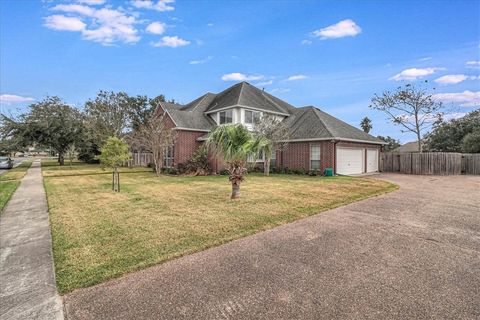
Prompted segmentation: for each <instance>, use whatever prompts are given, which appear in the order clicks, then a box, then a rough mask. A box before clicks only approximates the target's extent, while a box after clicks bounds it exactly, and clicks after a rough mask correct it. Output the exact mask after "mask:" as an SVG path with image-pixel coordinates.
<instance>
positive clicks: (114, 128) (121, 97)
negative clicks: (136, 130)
mask: <svg viewBox="0 0 480 320" xmlns="http://www.w3.org/2000/svg"><path fill="white" fill-rule="evenodd" d="M131 103H132V99H131V98H130V97H129V96H128V95H127V94H126V93H125V92H117V93H116V92H108V91H100V92H99V93H98V94H97V97H96V98H95V99H94V100H88V101H87V102H86V103H85V112H86V115H87V120H88V127H89V130H90V131H91V135H92V136H93V140H94V141H96V143H97V144H98V145H102V144H103V143H104V142H105V141H106V139H108V138H109V137H112V136H114V137H121V136H122V135H123V134H124V133H125V131H126V129H127V128H128V127H129V125H130V116H131V110H130V104H131Z"/></svg>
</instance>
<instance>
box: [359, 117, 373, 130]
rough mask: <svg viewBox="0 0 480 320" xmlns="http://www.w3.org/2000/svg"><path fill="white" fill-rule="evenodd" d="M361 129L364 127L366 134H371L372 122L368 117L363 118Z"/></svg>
mask: <svg viewBox="0 0 480 320" xmlns="http://www.w3.org/2000/svg"><path fill="white" fill-rule="evenodd" d="M360 127H362V129H363V131H364V132H366V133H369V132H370V130H372V120H370V119H369V118H368V117H365V118H363V119H362V121H361V122H360Z"/></svg>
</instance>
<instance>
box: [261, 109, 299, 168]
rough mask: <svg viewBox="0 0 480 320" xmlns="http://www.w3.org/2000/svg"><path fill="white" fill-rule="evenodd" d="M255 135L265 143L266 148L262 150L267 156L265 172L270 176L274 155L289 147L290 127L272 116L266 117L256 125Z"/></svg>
mask: <svg viewBox="0 0 480 320" xmlns="http://www.w3.org/2000/svg"><path fill="white" fill-rule="evenodd" d="M254 133H255V135H256V137H257V138H260V139H263V141H264V147H263V149H262V151H263V154H264V156H265V161H264V166H263V172H264V174H265V175H267V176H268V175H269V173H270V160H271V159H272V155H273V153H275V152H276V151H277V150H283V149H284V148H285V147H286V146H287V143H288V142H287V140H288V139H289V137H290V131H289V129H288V126H287V125H285V123H284V122H282V121H281V120H279V119H277V118H276V117H274V116H271V115H264V116H263V117H261V118H260V120H259V121H257V122H256V123H255V126H254Z"/></svg>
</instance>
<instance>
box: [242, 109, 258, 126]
mask: <svg viewBox="0 0 480 320" xmlns="http://www.w3.org/2000/svg"><path fill="white" fill-rule="evenodd" d="M260 115H261V113H260V112H258V111H250V110H245V123H246V124H255V123H257V122H258V121H260Z"/></svg>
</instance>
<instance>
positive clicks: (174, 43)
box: [151, 36, 190, 48]
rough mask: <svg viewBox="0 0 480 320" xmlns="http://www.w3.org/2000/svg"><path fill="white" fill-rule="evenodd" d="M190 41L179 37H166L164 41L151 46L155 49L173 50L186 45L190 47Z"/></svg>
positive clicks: (153, 43) (152, 43)
mask: <svg viewBox="0 0 480 320" xmlns="http://www.w3.org/2000/svg"><path fill="white" fill-rule="evenodd" d="M189 44H190V41H187V40H184V39H181V38H179V37H177V36H173V37H170V36H165V37H163V38H162V40H160V41H158V42H151V45H152V46H154V47H171V48H176V47H183V46H186V45H189Z"/></svg>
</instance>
